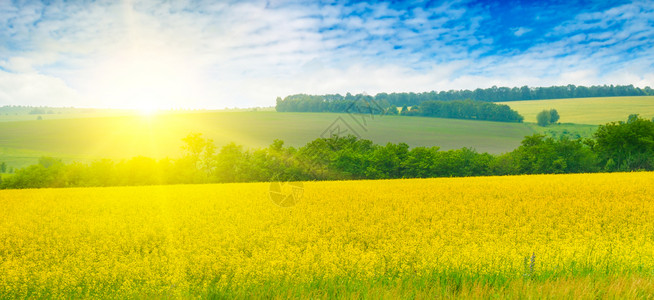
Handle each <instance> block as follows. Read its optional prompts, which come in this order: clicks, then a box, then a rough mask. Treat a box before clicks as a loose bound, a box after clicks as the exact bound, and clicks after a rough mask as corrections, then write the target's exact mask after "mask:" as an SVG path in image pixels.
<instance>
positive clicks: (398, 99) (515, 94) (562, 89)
mask: <svg viewBox="0 0 654 300" xmlns="http://www.w3.org/2000/svg"><path fill="white" fill-rule="evenodd" d="M652 95H654V90H653V89H652V88H650V87H649V86H648V87H645V88H639V87H634V86H633V85H615V86H614V85H593V86H590V87H586V86H575V85H573V84H569V85H561V86H550V87H529V86H522V87H513V88H509V87H496V86H493V87H491V88H487V89H475V90H449V91H440V92H437V91H431V92H424V93H379V94H376V95H375V96H368V95H364V94H357V95H352V94H350V93H347V94H346V95H345V96H342V95H340V94H328V95H306V94H296V95H290V96H287V97H285V98H284V99H282V98H279V97H278V98H277V106H276V108H277V111H280V112H344V111H345V110H346V109H347V106H348V104H349V103H352V102H353V101H357V100H360V99H369V100H371V101H374V102H375V103H377V104H378V105H379V106H380V107H383V108H387V107H390V106H391V105H395V106H396V107H403V106H415V105H419V104H421V103H423V102H425V101H454V100H464V99H470V100H476V101H485V102H500V101H517V100H542V99H561V98H587V97H616V96H652Z"/></svg>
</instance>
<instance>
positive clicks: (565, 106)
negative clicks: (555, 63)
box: [501, 96, 654, 125]
mask: <svg viewBox="0 0 654 300" xmlns="http://www.w3.org/2000/svg"><path fill="white" fill-rule="evenodd" d="M501 103H502V104H506V105H508V106H510V107H511V108H512V109H514V110H516V111H517V112H518V113H520V114H521V115H522V116H524V117H525V122H536V115H537V114H538V113H539V112H541V111H542V110H544V109H556V110H557V111H558V112H559V115H561V120H559V121H560V122H561V123H577V124H593V125H600V124H605V123H608V122H613V121H618V120H620V121H625V120H627V117H629V115H630V114H640V115H641V116H642V117H643V118H647V119H650V118H652V117H654V96H633V97H597V98H574V99H553V100H529V101H509V102H501Z"/></svg>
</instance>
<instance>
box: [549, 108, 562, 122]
mask: <svg viewBox="0 0 654 300" xmlns="http://www.w3.org/2000/svg"><path fill="white" fill-rule="evenodd" d="M559 118H560V116H559V112H558V111H556V109H550V123H556V122H558V121H559Z"/></svg>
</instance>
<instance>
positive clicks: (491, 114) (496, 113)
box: [389, 100, 524, 122]
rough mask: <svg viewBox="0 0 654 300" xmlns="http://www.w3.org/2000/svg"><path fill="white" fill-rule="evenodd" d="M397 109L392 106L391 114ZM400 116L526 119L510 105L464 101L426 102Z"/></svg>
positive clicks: (402, 112)
mask: <svg viewBox="0 0 654 300" xmlns="http://www.w3.org/2000/svg"><path fill="white" fill-rule="evenodd" d="M395 112H397V108H396V107H395V106H393V105H391V108H390V110H389V114H395ZM400 114H402V115H407V116H424V117H438V118H454V119H474V120H488V121H499V122H522V121H523V120H524V117H523V116H521V115H520V114H518V112H517V111H515V110H512V109H511V108H510V107H509V106H508V105H503V104H501V105H500V104H495V103H490V102H482V101H473V100H464V101H458V100H454V101H425V102H422V103H420V104H419V105H416V106H412V107H411V109H408V108H407V107H406V106H404V107H402V110H401V111H400Z"/></svg>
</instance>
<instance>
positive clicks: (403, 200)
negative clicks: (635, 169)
mask: <svg viewBox="0 0 654 300" xmlns="http://www.w3.org/2000/svg"><path fill="white" fill-rule="evenodd" d="M269 186H270V184H269V183H243V184H207V185H172V186H147V187H113V188H70V189H37V190H5V191H0V295H5V296H9V297H68V296H71V295H72V296H82V297H120V296H121V295H122V296H131V297H141V296H165V295H171V296H194V295H207V294H211V293H212V291H216V290H221V289H222V290H225V289H238V288H241V287H247V286H257V285H266V284H270V283H284V284H287V285H288V284H290V285H296V284H309V283H311V282H315V281H321V280H322V281H325V280H335V279H347V280H354V281H356V280H364V281H365V280H371V279H372V280H375V279H377V280H382V279H384V280H393V279H397V278H399V279H402V278H412V277H416V278H417V277H424V276H432V277H433V276H435V275H434V274H463V275H464V276H482V277H483V276H503V277H504V278H508V279H511V278H523V279H524V278H526V277H539V276H541V277H542V276H549V277H557V276H558V277H561V276H576V275H579V274H608V275H610V274H617V275H619V274H636V273H637V274H641V275H643V276H649V278H651V277H654V173H646V172H640V173H614V174H578V175H535V176H534V175H532V176H507V177H474V178H439V179H404V180H377V181H332V182H305V183H304V192H303V193H302V198H301V199H300V201H298V203H297V204H296V205H295V206H292V207H280V206H277V205H275V204H274V203H273V201H271V200H270V198H269V195H268V193H269Z"/></svg>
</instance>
